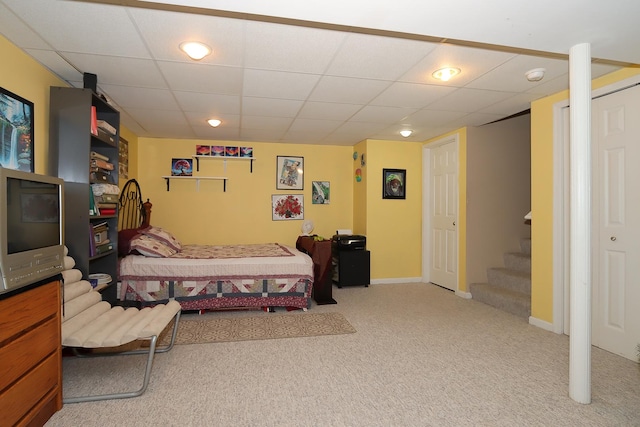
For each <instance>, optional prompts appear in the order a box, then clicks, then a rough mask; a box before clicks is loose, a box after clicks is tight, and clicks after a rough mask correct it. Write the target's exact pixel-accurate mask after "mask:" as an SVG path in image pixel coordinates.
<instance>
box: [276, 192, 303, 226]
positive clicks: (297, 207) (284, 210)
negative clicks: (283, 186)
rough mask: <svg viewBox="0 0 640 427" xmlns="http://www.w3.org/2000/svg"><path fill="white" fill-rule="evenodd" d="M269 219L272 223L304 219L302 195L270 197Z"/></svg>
mask: <svg viewBox="0 0 640 427" xmlns="http://www.w3.org/2000/svg"><path fill="white" fill-rule="evenodd" d="M271 219H272V220H273V221H289V220H294V219H304V195H302V194H273V195H271Z"/></svg>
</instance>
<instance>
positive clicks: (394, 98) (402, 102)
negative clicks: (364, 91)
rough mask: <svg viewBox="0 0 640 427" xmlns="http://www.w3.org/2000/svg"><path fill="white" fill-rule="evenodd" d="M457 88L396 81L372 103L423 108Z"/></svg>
mask: <svg viewBox="0 0 640 427" xmlns="http://www.w3.org/2000/svg"><path fill="white" fill-rule="evenodd" d="M455 90H456V89H455V88H453V87H445V86H436V85H426V84H416V83H404V82H396V83H393V84H392V85H391V86H389V87H388V88H387V89H386V90H385V91H384V92H382V93H381V94H380V95H378V96H377V97H376V98H374V99H373V101H371V104H372V105H380V106H390V107H410V108H423V107H426V106H427V105H429V104H431V103H433V102H435V101H437V100H438V99H440V98H442V97H444V96H446V95H448V94H450V93H452V92H453V91H455Z"/></svg>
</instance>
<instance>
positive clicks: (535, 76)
mask: <svg viewBox="0 0 640 427" xmlns="http://www.w3.org/2000/svg"><path fill="white" fill-rule="evenodd" d="M545 71H547V70H545V69H544V68H534V69H533V70H529V71H527V72H526V73H524V75H525V76H527V80H529V81H530V82H539V81H540V80H542V79H543V78H544V73H545Z"/></svg>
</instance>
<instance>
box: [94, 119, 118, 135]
mask: <svg viewBox="0 0 640 427" xmlns="http://www.w3.org/2000/svg"><path fill="white" fill-rule="evenodd" d="M96 124H97V126H98V128H99V129H102V130H103V131H105V132H107V133H110V134H111V135H115V134H116V128H114V127H113V126H111V125H110V124H109V123H108V122H106V121H105V120H97V121H96Z"/></svg>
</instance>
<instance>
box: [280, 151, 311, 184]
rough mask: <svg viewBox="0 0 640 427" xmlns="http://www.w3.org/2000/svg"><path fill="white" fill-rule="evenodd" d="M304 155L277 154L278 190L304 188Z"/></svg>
mask: <svg viewBox="0 0 640 427" xmlns="http://www.w3.org/2000/svg"><path fill="white" fill-rule="evenodd" d="M303 173H304V157H297V156H277V160H276V174H277V175H276V190H302V189H304V176H303Z"/></svg>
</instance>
